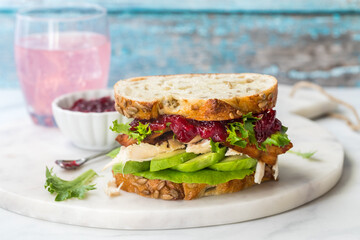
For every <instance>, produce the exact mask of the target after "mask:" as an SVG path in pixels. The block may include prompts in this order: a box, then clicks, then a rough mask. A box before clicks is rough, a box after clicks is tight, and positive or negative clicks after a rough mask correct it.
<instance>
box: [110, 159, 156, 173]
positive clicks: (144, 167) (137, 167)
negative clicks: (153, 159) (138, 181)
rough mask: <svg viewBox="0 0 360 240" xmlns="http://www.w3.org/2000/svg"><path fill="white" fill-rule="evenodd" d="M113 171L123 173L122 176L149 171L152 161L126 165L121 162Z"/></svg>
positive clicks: (132, 162) (127, 163) (131, 162)
mask: <svg viewBox="0 0 360 240" xmlns="http://www.w3.org/2000/svg"><path fill="white" fill-rule="evenodd" d="M112 169H113V171H114V173H122V174H129V173H138V172H144V171H149V169H150V161H144V162H137V161H127V162H125V164H124V163H122V162H120V163H116V164H115V165H114V166H113V168H112Z"/></svg>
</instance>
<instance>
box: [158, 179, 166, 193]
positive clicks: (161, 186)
mask: <svg viewBox="0 0 360 240" xmlns="http://www.w3.org/2000/svg"><path fill="white" fill-rule="evenodd" d="M163 187H165V182H164V181H161V182H160V183H159V185H158V186H157V188H156V189H157V190H159V191H160V190H161V189H162V188H163Z"/></svg>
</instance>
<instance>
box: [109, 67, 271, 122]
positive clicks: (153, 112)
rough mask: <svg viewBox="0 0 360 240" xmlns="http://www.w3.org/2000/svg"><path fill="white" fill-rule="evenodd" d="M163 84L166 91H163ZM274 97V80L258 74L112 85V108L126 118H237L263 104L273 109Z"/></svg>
mask: <svg viewBox="0 0 360 240" xmlns="http://www.w3.org/2000/svg"><path fill="white" fill-rule="evenodd" d="M227 82H229V83H230V84H231V86H232V89H231V88H230V87H229V84H228V83H227ZM158 83H161V84H158ZM195 84H196V85H195ZM145 85H146V86H148V90H145V89H144V86H145ZM194 86H198V88H196V89H195V87H194ZM164 87H170V90H168V91H165V90H163V88H164ZM126 89H133V90H132V91H126ZM212 91H214V94H213V92H212ZM154 93H156V94H158V96H155V94H154ZM190 93H191V94H190ZM276 98H277V80H276V79H275V78H274V77H271V76H268V75H261V74H183V75H168V76H150V77H140V78H131V79H127V80H122V81H119V82H118V83H117V84H116V85H115V100H116V103H117V108H116V109H117V110H118V111H119V112H120V113H122V114H124V115H125V116H126V117H133V118H140V119H152V118H157V117H158V116H159V115H162V114H169V115H170V114H176V115H181V116H184V117H186V118H190V119H195V120H198V121H219V120H230V119H232V118H231V117H232V116H230V115H229V113H233V115H234V117H241V116H242V115H244V114H246V113H248V112H253V113H260V112H262V111H264V110H265V109H264V108H265V107H266V108H273V107H274V106H275V103H276ZM259 105H260V106H259ZM129 107H134V108H135V109H132V108H129ZM119 109H121V110H119Z"/></svg>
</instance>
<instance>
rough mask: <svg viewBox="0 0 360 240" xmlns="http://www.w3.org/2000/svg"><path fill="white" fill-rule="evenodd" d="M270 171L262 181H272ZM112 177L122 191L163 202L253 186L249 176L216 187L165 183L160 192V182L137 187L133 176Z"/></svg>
mask: <svg viewBox="0 0 360 240" xmlns="http://www.w3.org/2000/svg"><path fill="white" fill-rule="evenodd" d="M271 171H272V170H271V167H270V166H269V165H267V164H266V166H265V172H266V173H270V174H265V175H264V178H263V181H267V180H273V176H272V174H271ZM114 177H115V180H116V185H117V186H118V187H119V186H120V185H121V184H122V185H121V187H120V188H121V189H122V190H124V191H127V192H132V193H137V194H139V195H141V196H144V197H150V198H155V199H159V198H160V199H163V200H179V199H184V200H192V199H195V198H200V197H203V196H211V195H219V194H225V193H233V192H237V191H240V190H243V189H245V188H247V187H250V186H252V185H254V184H255V183H254V176H253V175H249V176H247V177H245V178H244V179H242V180H238V179H234V180H231V181H229V182H226V183H221V184H218V185H208V184H203V183H174V182H170V181H166V183H167V186H166V187H164V186H163V188H162V189H161V191H158V190H156V189H154V187H155V186H158V185H159V181H160V180H158V179H147V180H148V181H147V184H143V185H139V184H133V183H134V182H135V181H136V180H138V179H135V176H134V175H132V174H121V173H117V174H115V175H114ZM160 183H162V184H164V183H165V181H162V180H161V181H160ZM136 185H137V186H136Z"/></svg>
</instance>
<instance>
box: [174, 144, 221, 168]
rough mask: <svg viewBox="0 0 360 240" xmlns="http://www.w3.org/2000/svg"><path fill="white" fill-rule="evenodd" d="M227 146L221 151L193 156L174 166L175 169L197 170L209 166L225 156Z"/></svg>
mask: <svg viewBox="0 0 360 240" xmlns="http://www.w3.org/2000/svg"><path fill="white" fill-rule="evenodd" d="M225 151H226V148H223V150H222V151H220V152H219V153H213V152H210V153H206V154H202V155H200V156H198V157H196V158H193V159H191V160H189V161H187V162H185V163H182V164H179V165H177V166H174V167H172V169H174V170H178V171H180V172H196V171H199V170H201V169H203V168H206V167H208V166H211V165H213V164H215V163H217V162H219V161H221V160H222V159H223V158H224V154H225Z"/></svg>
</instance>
